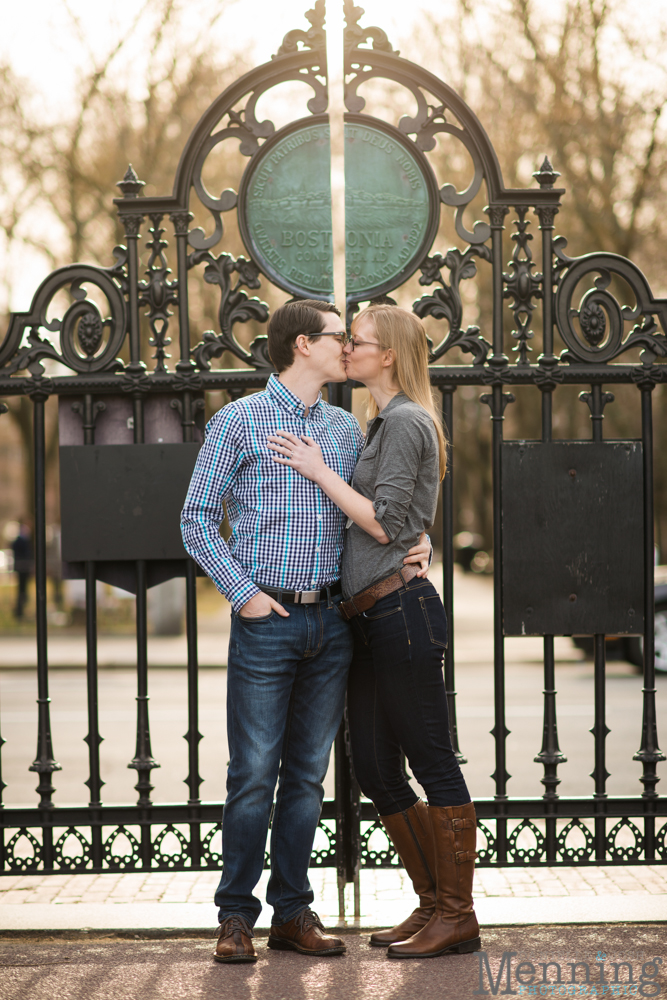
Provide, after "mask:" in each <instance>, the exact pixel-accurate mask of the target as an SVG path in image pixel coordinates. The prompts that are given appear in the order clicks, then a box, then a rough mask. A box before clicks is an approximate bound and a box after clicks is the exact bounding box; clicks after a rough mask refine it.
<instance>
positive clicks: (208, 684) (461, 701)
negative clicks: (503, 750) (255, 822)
mask: <svg viewBox="0 0 667 1000" xmlns="http://www.w3.org/2000/svg"><path fill="white" fill-rule="evenodd" d="M436 572H437V571H436ZM434 578H437V577H436V573H434ZM224 624H225V623H224V620H223V621H218V622H217V623H216V627H217V628H218V633H217V639H216V641H217V642H219V644H220V645H221V646H223V645H224V644H225V634H224ZM208 627H209V628H210V627H211V626H210V624H209V626H208ZM454 627H455V641H456V647H455V648H456V660H457V676H456V684H457V689H458V719H459V731H460V743H461V748H462V750H463V752H464V754H465V755H466V757H467V758H468V763H467V764H466V765H465V769H464V770H465V774H466V778H467V780H468V783H469V785H470V789H471V792H472V794H473V796H474V797H480V796H488V795H492V794H493V791H494V786H493V782H492V780H491V778H490V777H489V775H490V774H491V773H492V772H493V771H494V768H495V763H494V742H493V738H492V736H491V735H490V733H489V730H490V729H491V728H492V727H493V677H492V669H491V663H492V656H493V643H492V590H491V585H490V581H489V580H488V579H486V578H485V579H482V578H479V577H472V576H463V575H460V576H457V580H456V607H455V620H454ZM209 637H210V633H209ZM10 641H11V640H10ZM68 641H69V642H70V643H77V644H78V645H82V644H83V643H84V640H83V638H79V639H76V640H74V639H71V640H68ZM114 641H117V640H114ZM129 641H130V642H131V640H129ZM161 641H162V642H163V643H164V642H165V641H166V640H161ZM175 642H180V640H175ZM77 648H78V646H77ZM556 655H557V660H558V663H557V669H556V683H557V688H558V692H559V694H558V724H559V734H560V745H561V749H562V751H563V752H564V753H565V755H566V756H567V758H568V761H567V763H566V764H564V765H562V766H561V768H560V775H561V778H562V784H561V786H560V789H559V790H560V792H561V794H564V795H587V794H590V793H591V792H592V780H591V778H590V777H589V775H590V772H591V770H592V768H593V737H592V736H591V734H590V733H589V730H590V728H591V726H592V724H593V669H592V664H591V663H590V662H585V661H583V660H582V659H581V658H580V655H581V654H580V653H579V651H578V650H576V649H574V647H573V646H572V643H571V642H570V641H569V640H568V639H557V640H556ZM540 658H541V640H539V639H532V638H525V639H509V640H507V660H508V668H507V682H506V683H507V706H508V708H507V724H508V727H509V728H510V729H511V730H512V733H511V735H510V737H509V739H508V770H509V771H510V773H511V774H512V779H511V780H510V782H509V792H510V794H511V795H540V794H541V793H542V791H543V789H542V785H541V784H540V776H541V774H542V768H541V767H540V766H539V765H538V764H535V763H534V761H533V758H534V757H535V755H536V754H537V753H538V752H539V750H540V746H541V740H542V670H541V666H540ZM2 661H3V640H2V638H1V637H0V662H2ZM4 662H7V660H6V658H5V659H4ZM50 685H51V692H50V693H51V698H52V715H51V718H52V732H53V744H54V749H55V754H56V757H57V759H58V760H59V762H60V763H61V764H62V766H63V770H62V771H61V772H59V773H57V774H55V775H54V783H55V785H56V788H57V793H56V801H57V802H58V803H60V804H65V803H73V802H85V801H86V800H87V789H86V787H85V785H84V781H85V780H86V778H87V776H88V773H87V766H88V764H87V754H88V750H87V746H86V744H85V743H84V742H83V737H84V736H85V735H86V731H87V721H86V692H85V675H84V673H83V671H81V670H77V669H62V668H61V669H57V670H53V671H52V672H51V680H50ZM99 685H100V720H101V722H100V729H101V732H102V735H103V736H104V737H105V742H104V743H103V744H102V746H101V760H102V775H103V778H104V780H105V781H106V786H105V788H104V790H103V797H104V800H105V801H106V802H129V801H132V800H133V799H134V797H135V793H134V791H133V784H134V783H135V782H136V773H135V772H133V771H131V770H128V768H127V762H128V761H129V760H131V758H132V757H133V756H134V749H135V743H134V740H135V701H134V698H135V694H136V679H135V674H134V671H133V670H132V669H131V668H129V667H127V668H116V669H108V670H101V671H100V681H99ZM225 685H226V673H225V671H224V670H223V669H220V668H218V669H215V668H210V669H203V670H202V671H201V674H200V705H201V710H200V730H201V732H202V733H203V734H204V739H203V740H202V742H201V744H200V751H201V766H200V773H201V775H202V777H203V778H204V779H205V782H204V785H203V786H202V796H203V798H204V799H206V800H209V801H211V800H221V799H223V798H224V774H225V763H226V761H227V759H228V752H227V742H226V735H225V728H226V726H225V695H226V687H225ZM657 686H658V723H659V727H661V728H659V732H660V734H661V735H662V737H663V742H664V741H666V737H665V733H664V722H663V723H662V725H661V720H667V677H659V678H658V680H657ZM149 691H150V696H151V703H150V713H151V733H152V739H153V753H154V756H155V758H156V759H157V760H158V761H159V762H160V763H161V765H162V766H161V768H160V769H159V770H156V771H154V772H153V775H154V784H155V786H156V790H155V794H154V798H155V801H162V802H164V801H182V800H183V796H184V795H186V787H185V785H184V784H183V783H182V782H183V779H185V777H186V773H187V744H186V743H185V741H184V740H183V739H182V736H183V734H184V733H185V731H186V729H187V688H186V676H185V671H184V670H182V669H178V668H175V667H172V668H168V669H165V668H159V667H155V668H152V669H151V670H150V679H149ZM36 694H37V692H36V678H35V673H34V670H26V669H23V670H3V671H0V726H1V731H2V736H3V737H4V738H5V739H6V740H7V744H6V745H5V746H4V747H3V751H2V777H3V780H4V781H5V782H7V785H8V788H7V790H6V792H5V801H6V802H7V803H10V804H13V803H32V802H34V801H35V793H34V787H35V785H36V780H35V777H36V776H35V775H34V774H32V773H30V772H28V770H27V768H28V766H29V764H30V763H31V761H32V760H33V758H34V754H35V738H36V712H35V698H36ZM607 710H608V714H607V724H608V725H609V727H610V729H611V733H610V735H609V737H608V738H607V749H608V758H607V768H608V770H609V771H610V772H611V777H610V779H609V782H608V791H609V792H610V793H611V794H637V793H639V792H641V790H642V788H641V786H640V784H639V775H640V766H639V764H637V763H636V762H634V761H633V760H632V755H633V753H635V751H636V750H637V749H638V746H639V738H640V729H641V710H642V697H641V678H640V677H639V676H638V675H637V674H636V673H635V672H634V669H633V668H632V667H631V666H630V665H629V664H625V663H610V664H609V665H608V670H607ZM659 767H660V768H663V769H664V765H659ZM332 794H333V777H332V773H331V771H330V773H329V776H328V778H327V795H332Z"/></svg>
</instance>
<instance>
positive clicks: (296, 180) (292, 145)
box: [239, 115, 333, 299]
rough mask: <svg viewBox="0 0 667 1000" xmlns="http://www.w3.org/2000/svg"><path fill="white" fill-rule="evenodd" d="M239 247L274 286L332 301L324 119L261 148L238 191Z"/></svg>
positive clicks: (328, 164) (279, 136)
mask: <svg viewBox="0 0 667 1000" xmlns="http://www.w3.org/2000/svg"><path fill="white" fill-rule="evenodd" d="M239 225H240V229H241V236H242V237H243V242H244V243H245V245H246V247H247V248H248V250H249V251H250V253H251V254H252V257H253V258H254V260H255V261H256V262H257V264H258V265H259V267H260V268H261V269H262V271H263V272H264V274H266V275H267V277H268V278H270V279H271V281H273V282H274V284H276V285H278V287H279V288H284V289H285V290H286V291H288V292H292V293H293V294H295V295H300V296H304V297H306V298H316V299H317V298H319V299H321V298H331V295H332V293H333V251H332V246H331V151H330V147H329V122H328V119H327V117H326V116H325V115H321V116H316V117H313V118H312V119H307V120H306V123H305V124H304V121H303V120H301V121H299V122H295V123H294V124H293V125H291V126H288V127H287V128H285V129H281V130H280V132H278V133H277V134H276V135H275V136H273V137H272V138H271V139H269V140H268V141H267V142H265V143H264V145H263V146H262V148H261V150H260V152H259V153H257V154H256V155H255V157H254V158H253V161H252V163H251V164H250V165H249V166H248V168H247V170H246V172H245V174H244V175H243V181H242V183H241V189H240V191H239Z"/></svg>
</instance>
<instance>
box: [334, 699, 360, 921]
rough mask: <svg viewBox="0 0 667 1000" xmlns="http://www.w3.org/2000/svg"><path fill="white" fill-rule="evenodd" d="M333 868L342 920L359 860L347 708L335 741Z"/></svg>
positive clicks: (356, 798)
mask: <svg viewBox="0 0 667 1000" xmlns="http://www.w3.org/2000/svg"><path fill="white" fill-rule="evenodd" d="M334 748H335V751H334V752H335V771H336V870H337V874H338V913H339V918H340V920H341V922H342V921H344V920H345V886H346V885H347V884H348V883H349V882H353V883H354V884H355V908H356V902H357V899H358V889H357V888H356V886H357V885H358V877H359V866H360V862H361V806H360V802H359V799H360V793H359V785H358V784H357V782H356V779H355V777H354V772H353V770H352V752H351V747H350V732H349V727H348V721H347V708H346V709H345V714H344V716H343V721H342V722H341V725H340V728H339V730H338V734H337V736H336V741H335V744H334Z"/></svg>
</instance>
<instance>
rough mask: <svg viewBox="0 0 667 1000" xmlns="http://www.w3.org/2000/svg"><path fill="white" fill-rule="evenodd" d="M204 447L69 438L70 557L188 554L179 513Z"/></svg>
mask: <svg viewBox="0 0 667 1000" xmlns="http://www.w3.org/2000/svg"><path fill="white" fill-rule="evenodd" d="M200 447H201V446H200V445H199V444H142V445H134V444H107V445H83V446H81V445H67V446H62V447H61V448H60V502H61V522H62V554H63V559H64V560H65V561H67V562H81V561H85V560H87V559H94V560H114V561H116V560H127V559H132V560H134V559H187V553H186V551H185V549H184V548H183V542H182V540H181V531H180V515H181V509H182V507H183V501H184V500H185V495H186V493H187V490H188V485H189V483H190V477H191V476H192V470H193V468H194V464H195V460H196V458H197V453H198V451H199V448H200Z"/></svg>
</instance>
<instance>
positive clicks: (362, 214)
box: [345, 115, 440, 302]
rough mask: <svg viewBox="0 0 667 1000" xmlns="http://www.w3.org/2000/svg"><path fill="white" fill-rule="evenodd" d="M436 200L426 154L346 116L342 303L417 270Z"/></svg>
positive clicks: (376, 125) (435, 217)
mask: <svg viewBox="0 0 667 1000" xmlns="http://www.w3.org/2000/svg"><path fill="white" fill-rule="evenodd" d="M439 205H440V196H439V192H438V186H437V183H436V180H435V177H434V175H433V171H432V170H431V167H430V166H429V164H428V162H427V160H426V157H425V156H424V154H423V153H422V152H421V150H420V149H419V148H418V147H417V146H415V144H414V143H413V142H412V141H411V140H410V139H408V138H407V137H406V136H404V135H403V134H402V133H401V132H399V131H398V130H397V129H395V128H392V127H391V126H389V125H385V124H384V123H383V122H379V121H377V120H376V119H374V118H368V117H365V116H362V115H346V122H345V244H346V245H345V273H346V280H345V284H346V294H347V298H348V300H351V301H353V302H363V301H366V300H367V299H373V298H377V297H378V296H380V295H383V294H386V293H387V292H389V291H391V290H392V289H394V288H397V287H398V286H399V285H400V284H402V283H403V282H404V281H405V280H406V279H407V278H409V277H410V275H411V274H413V273H414V271H415V270H416V269H417V267H418V265H419V263H420V262H421V260H423V258H424V255H425V254H426V253H427V252H428V250H429V249H430V246H431V244H432V243H433V240H434V239H435V234H436V232H437V229H438V221H439V215H440V213H439Z"/></svg>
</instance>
